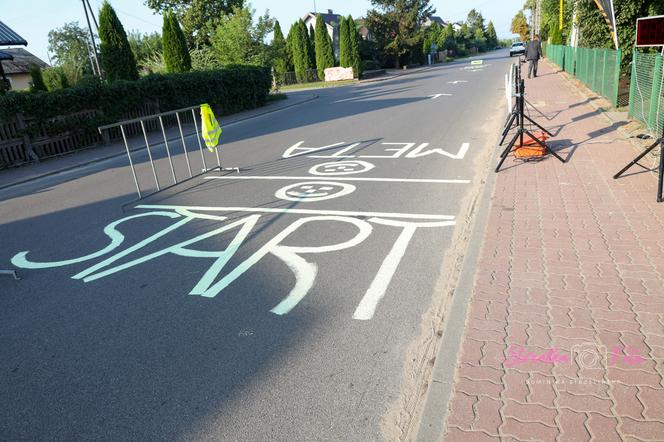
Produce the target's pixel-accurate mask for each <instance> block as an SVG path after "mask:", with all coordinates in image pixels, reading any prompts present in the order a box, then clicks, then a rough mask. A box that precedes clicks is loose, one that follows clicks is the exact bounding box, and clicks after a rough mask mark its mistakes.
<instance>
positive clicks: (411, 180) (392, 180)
mask: <svg viewBox="0 0 664 442" xmlns="http://www.w3.org/2000/svg"><path fill="white" fill-rule="evenodd" d="M333 178H334V180H335V181H375V182H385V183H428V184H470V180H437V179H427V178H423V179H414V178H357V177H354V178H346V177H338V176H334V177H333ZM205 179H206V180H287V181H296V180H307V181H314V180H323V181H327V180H329V179H330V177H315V176H208V177H205Z"/></svg>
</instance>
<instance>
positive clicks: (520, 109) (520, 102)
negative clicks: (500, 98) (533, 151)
mask: <svg viewBox="0 0 664 442" xmlns="http://www.w3.org/2000/svg"><path fill="white" fill-rule="evenodd" d="M525 94H526V85H525V82H524V80H523V79H520V80H519V84H518V86H517V90H516V94H515V97H516V105H515V107H516V112H515V113H514V114H513V115H512V116H511V117H510V120H509V124H508V126H507V127H506V128H505V129H506V131H507V132H509V130H510V129H511V127H512V124H513V122H514V121H518V126H517V131H516V133H515V134H514V136H513V137H512V140H511V141H510V143H509V144H508V145H507V147H506V148H505V150H503V153H502V154H500V162H499V163H498V166H496V172H499V171H500V167H501V166H502V165H503V163H504V162H505V160H506V159H507V155H509V153H510V152H511V151H512V149H513V148H514V146H515V145H516V143H517V141H518V142H519V147H522V146H524V135H528V137H529V138H530V139H531V140H533V141H534V142H535V143H537V144H539V145H540V146H541V147H542V149H544V152H545V153H550V154H551V155H553V156H554V157H556V158H557V159H558V160H559V161H560V162H561V163H564V162H565V160H564V159H562V158H561V157H560V155H558V154H557V153H556V152H554V151H552V150H551V149H550V148H549V146H547V145H546V143H544V142H543V141H542V140H540V139H538V138H536V137H535V135H533V134H532V133H531V132H530V131H529V130H528V129H526V128H525V127H524V124H523V123H524V120H528V121H530V122H531V123H532V124H534V125H535V126H537V127H538V128H540V129H542V131H543V132H545V133H547V134H549V136H553V134H552V133H551V132H549V131H548V130H546V129H544V128H543V127H542V126H540V125H539V124H537V123H536V122H535V121H533V119H532V118H530V117H529V116H527V115H525V113H524V112H525V102H526V98H525ZM506 136H507V133H504V134H503V141H504V139H505V137H506ZM500 144H501V145H502V141H501V143H500Z"/></svg>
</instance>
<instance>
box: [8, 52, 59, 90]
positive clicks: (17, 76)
mask: <svg viewBox="0 0 664 442" xmlns="http://www.w3.org/2000/svg"><path fill="white" fill-rule="evenodd" d="M0 52H1V53H3V54H5V57H6V56H9V57H11V59H9V60H8V59H6V58H5V59H4V60H3V61H1V62H0V63H2V70H3V71H4V74H5V78H7V80H9V89H13V90H22V89H30V84H31V83H32V76H31V75H30V69H31V68H32V66H39V67H40V68H41V69H44V68H47V67H49V65H48V64H47V63H45V62H43V61H42V60H40V59H39V58H38V57H36V56H34V55H32V54H31V53H30V52H28V51H27V50H25V49H23V48H12V49H2V50H0ZM0 58H2V57H1V56H0Z"/></svg>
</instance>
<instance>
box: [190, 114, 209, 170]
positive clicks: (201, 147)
mask: <svg viewBox="0 0 664 442" xmlns="http://www.w3.org/2000/svg"><path fill="white" fill-rule="evenodd" d="M191 115H192V116H193V117H194V128H196V139H197V140H198V149H199V150H200V151H201V159H202V160H203V168H204V169H205V172H207V170H208V168H207V164H205V154H204V153H203V143H201V134H200V133H198V123H197V122H196V113H195V112H194V110H193V109H192V110H191Z"/></svg>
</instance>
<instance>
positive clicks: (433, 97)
mask: <svg viewBox="0 0 664 442" xmlns="http://www.w3.org/2000/svg"><path fill="white" fill-rule="evenodd" d="M451 96H452V94H433V95H429V97H431V99H432V100H435V99H436V98H438V97H451Z"/></svg>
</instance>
